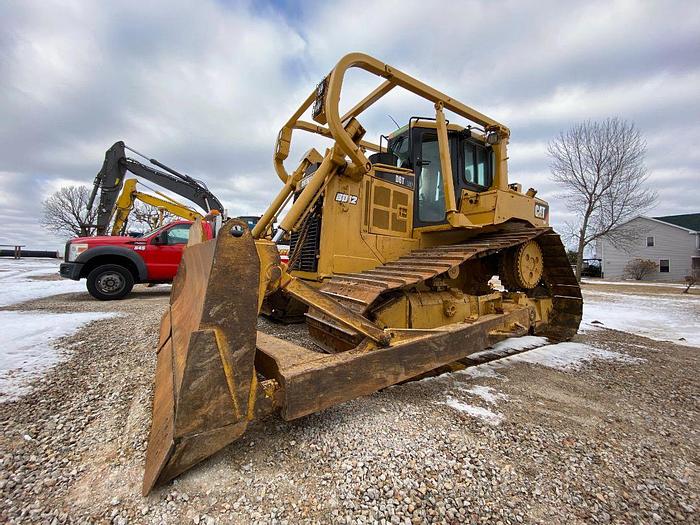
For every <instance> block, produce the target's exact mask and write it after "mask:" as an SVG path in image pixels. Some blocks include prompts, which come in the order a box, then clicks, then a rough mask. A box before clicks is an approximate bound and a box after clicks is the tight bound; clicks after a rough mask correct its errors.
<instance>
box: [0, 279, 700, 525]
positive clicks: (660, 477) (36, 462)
mask: <svg viewBox="0 0 700 525" xmlns="http://www.w3.org/2000/svg"><path fill="white" fill-rule="evenodd" d="M596 286H597V287H598V289H601V288H600V287H601V286H603V285H596ZM615 291H616V293H617V290H615ZM168 292H169V289H167V288H164V287H156V288H145V287H137V292H136V293H134V294H133V295H131V296H130V298H129V299H127V300H124V301H120V302H110V303H100V302H96V301H93V300H92V299H91V298H90V297H89V296H88V295H87V294H86V293H75V294H65V295H61V296H54V297H49V298H45V299H41V300H36V301H32V302H30V303H25V304H22V305H15V306H13V307H10V308H9V309H38V310H45V311H50V312H66V311H114V312H119V313H120V314H121V316H120V317H117V318H113V319H106V320H102V321H96V322H93V323H91V324H90V325H88V326H87V327H85V328H83V329H81V330H79V331H78V332H77V333H75V334H74V335H72V336H69V337H66V338H64V339H62V340H60V341H59V347H60V348H61V349H62V351H63V353H64V355H65V361H64V362H63V363H61V364H60V365H58V366H56V367H54V368H53V369H51V370H50V371H49V372H48V373H47V374H45V375H44V376H43V377H42V378H40V379H39V380H38V381H37V382H36V383H35V384H34V386H33V389H32V391H31V392H30V393H29V394H28V395H26V396H24V397H22V398H20V399H18V400H15V401H9V402H4V403H0V461H1V463H0V502H1V503H0V522H4V523H29V522H41V523H68V522H78V523H83V522H85V523H87V522H91V523H251V522H259V523H299V522H317V523H345V522H347V523H363V522H367V523H371V522H378V523H432V522H442V523H503V524H505V523H561V524H564V523H566V524H571V523H574V524H575V523H671V522H688V523H690V522H697V515H698V509H699V508H700V507H699V505H700V502H699V501H698V492H699V490H698V489H699V488H700V485H699V475H698V474H699V472H700V470H699V468H698V460H699V457H698V450H699V449H700V448H699V445H700V436H699V435H698V431H699V428H698V421H700V418H699V417H698V416H699V414H698V412H699V410H698V408H699V405H698V397H699V393H700V366H699V361H700V357H699V354H698V348H694V347H690V346H679V345H676V344H673V343H670V342H659V341H653V340H650V339H646V338H643V337H638V336H635V335H631V334H628V333H623V332H617V331H613V330H606V329H600V330H595V331H589V332H586V333H583V334H579V335H578V336H576V339H575V341H576V342H579V343H583V344H587V345H590V346H593V347H595V348H597V349H599V350H607V351H611V352H615V353H618V354H622V357H619V358H611V359H602V360H598V359H595V360H591V361H585V362H582V363H580V365H579V367H578V368H575V369H567V370H559V369H555V368H550V367H546V366H543V365H539V364H529V363H523V362H515V363H511V364H509V365H507V366H502V367H498V368H493V367H486V368H484V367H481V368H480V369H478V370H473V371H469V370H466V371H463V372H458V373H452V374H446V375H442V376H440V377H438V378H433V379H430V380H425V381H419V382H412V383H408V384H405V385H400V386H396V387H392V388H389V389H386V390H384V391H382V392H378V393H376V394H374V395H372V396H369V397H366V398H362V399H358V400H355V401H352V402H349V403H346V404H344V405H341V406H338V407H334V408H331V409H328V410H325V411H324V412H322V413H319V414H315V415H312V416H309V417H305V418H303V419H301V420H298V421H295V422H291V423H288V422H284V421H282V420H281V419H279V418H277V417H274V416H272V417H270V418H268V419H266V420H264V421H261V422H259V423H257V424H256V425H254V426H253V427H252V428H251V429H250V430H249V431H248V432H247V433H246V434H245V435H244V437H243V438H242V439H241V440H240V441H238V442H236V443H234V444H233V445H231V446H229V447H227V448H226V449H224V450H223V451H222V452H220V453H219V454H217V455H215V456H214V457H212V458H210V459H209V460H206V461H205V462H204V463H202V464H201V465H200V466H198V467H197V468H194V469H193V470H191V471H190V472H188V473H187V474H185V475H183V476H181V477H180V478H179V479H178V480H176V481H175V482H174V483H171V484H168V485H166V486H164V487H162V488H159V489H157V490H155V491H154V492H153V493H152V494H151V495H150V496H149V497H146V498H144V497H142V496H141V477H142V473H143V462H144V454H145V449H146V438H147V435H148V429H149V425H150V410H151V396H152V380H153V373H154V367H155V355H154V346H155V344H156V341H157V334H158V324H159V320H160V317H161V315H162V312H163V310H164V308H165V306H166V304H167V300H168ZM642 292H643V291H642ZM642 292H640V291H638V290H635V293H642ZM620 293H624V290H621V291H620ZM263 328H264V329H267V330H271V331H273V332H275V331H279V330H280V327H279V326H269V325H267V324H266V323H263ZM297 333H299V332H297ZM299 336H300V337H303V334H300V333H299ZM460 403H463V404H466V405H468V406H469V407H470V408H468V409H466V410H462V409H459V408H457V409H456V408H455V406H457V407H460V406H462V405H460ZM489 414H491V415H495V416H493V417H492V416H491V415H489Z"/></svg>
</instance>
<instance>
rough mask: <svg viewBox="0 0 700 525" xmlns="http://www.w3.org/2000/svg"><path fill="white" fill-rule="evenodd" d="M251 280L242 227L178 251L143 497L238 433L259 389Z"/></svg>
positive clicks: (248, 241) (253, 257)
mask: <svg viewBox="0 0 700 525" xmlns="http://www.w3.org/2000/svg"><path fill="white" fill-rule="evenodd" d="M241 227H242V228H243V231H242V234H240V233H241ZM234 234H235V235H234ZM239 234H240V235H239ZM258 279H259V260H258V256H257V253H256V249H255V243H254V241H253V238H252V236H251V234H250V232H249V231H248V229H247V228H246V227H245V223H244V222H241V221H236V220H231V221H229V222H227V223H226V224H225V225H224V226H223V227H222V228H221V231H220V232H219V235H218V236H217V238H216V239H215V240H209V241H205V242H202V243H199V244H193V245H191V246H188V247H187V248H186V249H185V251H184V253H183V257H182V261H181V263H180V267H179V268H178V272H177V276H176V277H175V280H174V282H173V290H172V294H171V297H170V307H169V309H168V311H167V312H166V313H165V315H164V316H163V321H162V324H161V331H160V333H161V337H160V342H159V344H158V362H157V365H156V376H155V394H154V399H153V420H152V424H151V432H150V435H149V438H148V449H147V452H146V468H145V474H144V479H143V493H144V495H146V494H148V493H149V492H150V491H151V490H152V489H153V487H154V486H155V485H157V484H160V483H164V482H166V481H168V480H170V479H172V478H174V477H175V476H177V475H178V474H180V473H182V472H184V471H185V470H187V469H188V468H190V467H191V466H193V465H194V464H196V463H198V462H199V461H201V460H203V459H205V458H207V457H208V456H210V455H212V454H214V453H215V452H217V451H218V450H220V449H221V448H223V447H225V446H226V445H228V444H229V443H231V442H232V441H234V440H235V439H236V438H238V437H239V436H240V435H241V434H242V433H243V432H244V431H245V428H246V426H247V424H248V420H249V413H252V411H253V407H252V406H250V407H249V404H254V402H255V395H254V394H255V391H256V389H257V388H258V385H257V380H256V378H255V367H254V363H255V339H256V319H257V313H258V311H257V303H258V298H257V290H258ZM251 392H253V395H251Z"/></svg>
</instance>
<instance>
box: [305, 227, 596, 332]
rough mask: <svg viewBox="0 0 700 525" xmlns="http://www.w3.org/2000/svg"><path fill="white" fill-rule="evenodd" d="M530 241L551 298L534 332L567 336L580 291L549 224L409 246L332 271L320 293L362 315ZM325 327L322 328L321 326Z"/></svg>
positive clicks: (330, 328)
mask: <svg viewBox="0 0 700 525" xmlns="http://www.w3.org/2000/svg"><path fill="white" fill-rule="evenodd" d="M531 240H536V241H537V243H538V244H539V245H540V248H541V249H542V254H543V258H544V259H543V262H544V274H543V279H542V280H543V283H544V284H545V286H546V288H547V290H548V294H549V296H551V297H552V307H553V308H552V312H551V314H550V319H549V323H548V324H547V326H546V328H544V329H543V330H540V333H542V334H543V335H546V336H547V337H549V338H550V339H552V340H560V341H561V340H567V339H570V338H571V337H573V336H574V334H576V331H577V330H578V326H579V324H580V322H581V316H582V311H583V300H582V298H581V289H580V287H579V284H578V282H577V280H576V277H575V276H574V273H573V270H572V269H571V266H570V264H569V261H568V258H567V257H566V251H565V249H564V246H563V244H562V242H561V239H560V238H559V235H557V234H556V233H554V231H553V230H552V229H551V228H549V227H545V228H532V227H521V228H519V229H510V230H505V231H497V232H489V233H484V234H481V235H478V236H476V237H474V238H472V239H470V240H468V241H466V242H463V243H460V244H452V245H444V246H436V247H431V248H424V249H419V250H414V251H412V252H410V253H408V254H407V255H404V256H402V257H400V258H399V259H397V260H395V261H392V262H389V263H386V264H383V265H381V266H377V267H376V268H373V269H371V270H365V271H363V272H357V273H348V274H336V275H335V276H334V277H333V278H331V279H330V280H329V281H328V282H326V283H325V284H324V285H323V286H322V287H321V288H320V291H321V292H322V293H323V294H325V295H327V296H328V297H331V298H333V299H334V300H336V301H338V302H339V303H341V304H342V305H343V306H345V307H346V308H349V309H351V310H353V311H355V312H357V313H360V314H362V315H368V313H369V312H370V311H371V309H372V307H373V306H375V305H376V304H377V303H379V302H380V301H381V298H382V297H383V296H386V295H387V294H388V293H390V292H393V291H397V290H401V289H404V290H408V289H410V288H411V287H413V286H416V285H418V284H420V283H422V282H424V281H427V280H429V279H434V278H436V277H441V276H443V275H447V274H448V272H449V271H450V270H451V269H453V268H458V267H459V266H461V265H463V264H464V263H467V262H469V261H475V260H477V259H481V258H484V257H487V256H490V255H494V254H496V253H498V252H501V251H503V250H507V249H509V248H513V247H515V246H518V245H520V244H524V243H526V242H528V241H531ZM309 321H310V323H311V324H312V325H313V326H314V327H315V329H316V330H317V333H319V332H318V331H319V330H320V331H325V332H326V333H328V334H331V333H338V332H344V333H345V334H346V335H347V336H350V337H352V336H353V335H354V334H351V333H348V332H347V329H345V328H343V327H341V326H340V325H339V324H338V323H336V322H334V321H332V320H330V319H328V318H327V317H325V316H319V315H316V314H315V313H313V312H311V313H310V314H309ZM323 325H325V326H323Z"/></svg>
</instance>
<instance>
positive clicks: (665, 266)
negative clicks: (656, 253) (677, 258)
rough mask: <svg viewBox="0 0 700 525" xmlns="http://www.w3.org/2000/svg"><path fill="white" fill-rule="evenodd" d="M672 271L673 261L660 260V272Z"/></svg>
mask: <svg viewBox="0 0 700 525" xmlns="http://www.w3.org/2000/svg"><path fill="white" fill-rule="evenodd" d="M670 271H671V261H669V260H668V259H659V272H661V273H668V272H670Z"/></svg>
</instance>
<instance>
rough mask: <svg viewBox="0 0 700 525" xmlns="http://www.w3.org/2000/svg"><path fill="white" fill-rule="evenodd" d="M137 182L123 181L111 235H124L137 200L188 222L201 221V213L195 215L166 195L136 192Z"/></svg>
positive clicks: (134, 180)
mask: <svg viewBox="0 0 700 525" xmlns="http://www.w3.org/2000/svg"><path fill="white" fill-rule="evenodd" d="M137 182H138V181H137V180H136V179H127V180H126V181H124V187H123V189H122V192H121V194H120V195H119V198H117V202H116V211H115V214H114V223H113V225H112V235H123V234H124V231H125V229H126V225H127V221H128V219H129V214H130V213H131V210H133V208H134V202H136V201H137V200H139V201H141V202H143V203H144V204H148V205H149V206H153V207H154V208H158V209H161V210H165V211H168V212H170V213H172V214H173V215H176V216H178V217H181V218H183V219H186V220H188V221H194V220H195V219H203V216H202V214H201V213H197V212H196V211H194V210H193V209H191V208H188V207H187V206H185V205H184V204H180V203H179V202H177V201H175V200H173V199H171V198H169V197H167V196H166V195H163V194H159V195H160V196H156V195H150V194H148V193H143V192H140V191H138V190H137V189H136V184H137Z"/></svg>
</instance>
